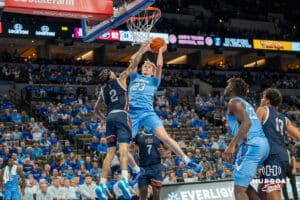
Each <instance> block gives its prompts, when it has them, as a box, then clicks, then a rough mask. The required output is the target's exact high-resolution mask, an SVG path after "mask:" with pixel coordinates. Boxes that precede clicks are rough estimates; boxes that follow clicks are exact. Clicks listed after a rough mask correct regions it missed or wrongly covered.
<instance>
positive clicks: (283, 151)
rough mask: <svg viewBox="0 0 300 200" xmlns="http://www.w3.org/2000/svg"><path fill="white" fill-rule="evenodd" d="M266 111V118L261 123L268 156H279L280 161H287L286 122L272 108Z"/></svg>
mask: <svg viewBox="0 0 300 200" xmlns="http://www.w3.org/2000/svg"><path fill="white" fill-rule="evenodd" d="M265 108H266V109H267V117H266V119H265V121H264V122H263V130H264V132H265V135H266V137H267V138H268V141H269V144H270V155H271V154H277V155H279V158H280V161H288V159H289V156H288V153H287V148H286V146H285V140H286V133H285V132H286V124H287V120H286V118H285V116H284V115H282V114H281V113H279V112H278V111H277V110H275V109H274V108H269V107H267V106H265Z"/></svg>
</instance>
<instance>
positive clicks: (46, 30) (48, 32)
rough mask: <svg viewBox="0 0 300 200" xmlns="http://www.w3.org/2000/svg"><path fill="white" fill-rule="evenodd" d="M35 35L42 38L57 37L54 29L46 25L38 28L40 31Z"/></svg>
mask: <svg viewBox="0 0 300 200" xmlns="http://www.w3.org/2000/svg"><path fill="white" fill-rule="evenodd" d="M34 34H35V36H41V37H55V36H56V32H55V31H54V30H53V28H52V27H51V26H48V25H46V24H43V25H41V26H38V30H36V31H35V33H34Z"/></svg>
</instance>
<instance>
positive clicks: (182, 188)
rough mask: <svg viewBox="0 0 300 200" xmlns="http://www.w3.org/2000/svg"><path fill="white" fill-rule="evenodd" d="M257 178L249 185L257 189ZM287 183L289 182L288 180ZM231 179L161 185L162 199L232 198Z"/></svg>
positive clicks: (289, 188)
mask: <svg viewBox="0 0 300 200" xmlns="http://www.w3.org/2000/svg"><path fill="white" fill-rule="evenodd" d="M258 183H259V180H253V181H252V182H251V185H252V186H253V187H254V188H255V189H257V184H258ZM288 183H289V182H288ZM296 184H297V189H298V194H299V193H300V176H296ZM233 190H234V187H233V181H232V180H228V181H211V182H206V183H201V182H196V183H178V184H169V185H163V187H162V188H161V193H160V196H161V199H162V200H204V199H214V200H234V192H233ZM287 190H288V194H289V197H290V198H292V197H293V193H292V188H291V186H290V184H288V185H287Z"/></svg>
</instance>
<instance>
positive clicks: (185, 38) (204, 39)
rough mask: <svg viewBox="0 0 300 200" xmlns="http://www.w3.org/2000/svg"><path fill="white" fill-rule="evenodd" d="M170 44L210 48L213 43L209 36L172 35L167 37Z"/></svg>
mask: <svg viewBox="0 0 300 200" xmlns="http://www.w3.org/2000/svg"><path fill="white" fill-rule="evenodd" d="M169 40H170V43H171V44H175V43H177V44H179V45H192V46H212V45H213V43H214V41H213V38H212V37H210V36H201V35H177V36H176V35H174V34H171V35H170V36H169Z"/></svg>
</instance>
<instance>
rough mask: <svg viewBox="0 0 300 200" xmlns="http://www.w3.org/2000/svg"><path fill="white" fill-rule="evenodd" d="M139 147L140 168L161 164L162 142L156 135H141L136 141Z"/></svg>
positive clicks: (138, 135)
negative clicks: (160, 150)
mask: <svg viewBox="0 0 300 200" xmlns="http://www.w3.org/2000/svg"><path fill="white" fill-rule="evenodd" d="M134 141H135V143H136V144H137V145H138V147H139V157H140V159H139V161H140V163H139V166H141V167H145V166H151V165H156V164H160V163H161V158H160V152H159V149H160V140H159V139H158V138H157V137H156V136H155V135H154V134H146V133H139V134H137V136H136V137H135V139H134Z"/></svg>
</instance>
